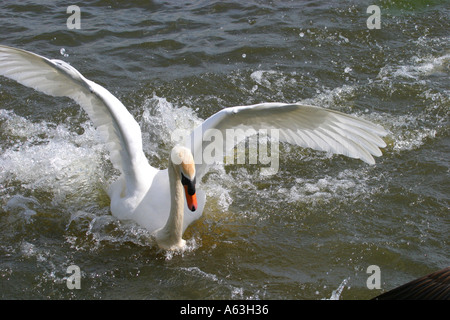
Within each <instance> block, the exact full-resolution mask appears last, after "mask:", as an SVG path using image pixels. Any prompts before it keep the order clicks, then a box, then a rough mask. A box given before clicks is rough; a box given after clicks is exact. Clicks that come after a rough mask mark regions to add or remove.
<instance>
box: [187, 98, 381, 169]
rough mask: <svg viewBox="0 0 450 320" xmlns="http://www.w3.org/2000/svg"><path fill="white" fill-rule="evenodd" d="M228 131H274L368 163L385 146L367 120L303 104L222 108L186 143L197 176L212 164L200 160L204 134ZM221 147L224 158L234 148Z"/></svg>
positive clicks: (378, 130)
mask: <svg viewBox="0 0 450 320" xmlns="http://www.w3.org/2000/svg"><path fill="white" fill-rule="evenodd" d="M230 129H231V130H235V129H242V130H241V132H244V133H245V134H252V133H254V132H255V131H256V132H258V131H259V130H260V129H276V130H277V132H278V133H279V141H281V142H287V143H290V144H294V145H298V146H301V147H305V148H311V149H314V150H319V151H326V152H331V153H335V154H343V155H345V156H348V157H351V158H356V159H361V160H362V161H364V162H367V163H369V164H374V163H375V160H374V158H373V156H377V157H378V156H381V151H380V149H379V148H383V147H385V146H386V143H385V142H384V141H383V139H381V138H380V137H381V136H384V135H386V134H387V132H386V131H385V130H384V129H383V128H382V127H381V126H378V125H376V124H373V123H371V122H369V121H366V120H363V119H359V118H357V117H354V116H351V115H347V114H344V113H341V112H338V111H333V110H329V109H324V108H320V107H315V106H310V105H304V104H285V103H261V104H256V105H250V106H239V107H231V108H225V109H222V110H220V111H219V112H217V113H216V114H214V115H212V116H211V117H209V118H208V119H206V120H205V121H204V122H203V123H202V124H200V125H199V126H198V127H197V128H196V129H194V130H193V132H192V133H191V136H190V139H189V140H188V141H186V145H187V146H188V147H191V150H192V152H193V154H194V160H195V163H196V171H197V175H198V176H200V177H201V176H202V175H203V174H204V173H206V171H207V168H208V166H209V165H211V164H212V163H208V162H207V161H204V158H203V153H204V151H205V148H206V147H208V145H209V142H208V141H206V142H205V141H204V137H205V134H206V133H207V132H208V131H209V130H216V131H217V132H219V133H220V134H219V135H218V136H222V137H226V136H227V133H228V132H227V130H230ZM248 129H253V131H252V130H248ZM247 136H248V135H247ZM223 147H224V149H223V154H224V155H225V154H228V153H229V152H230V150H229V147H234V145H228V144H226V143H223Z"/></svg>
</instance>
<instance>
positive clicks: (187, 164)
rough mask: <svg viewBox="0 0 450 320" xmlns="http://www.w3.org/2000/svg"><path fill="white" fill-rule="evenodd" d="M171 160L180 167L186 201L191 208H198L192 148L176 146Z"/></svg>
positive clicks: (193, 209) (192, 209)
mask: <svg viewBox="0 0 450 320" xmlns="http://www.w3.org/2000/svg"><path fill="white" fill-rule="evenodd" d="M171 162H172V164H173V165H174V166H175V167H178V168H179V173H180V176H179V178H180V180H181V184H182V185H183V187H184V192H185V196H186V202H187V205H188V208H189V210H191V211H195V210H197V207H198V205H197V196H196V193H195V163H194V157H193V156H192V152H191V150H189V149H188V148H186V147H181V146H176V147H175V148H173V149H172V154H171Z"/></svg>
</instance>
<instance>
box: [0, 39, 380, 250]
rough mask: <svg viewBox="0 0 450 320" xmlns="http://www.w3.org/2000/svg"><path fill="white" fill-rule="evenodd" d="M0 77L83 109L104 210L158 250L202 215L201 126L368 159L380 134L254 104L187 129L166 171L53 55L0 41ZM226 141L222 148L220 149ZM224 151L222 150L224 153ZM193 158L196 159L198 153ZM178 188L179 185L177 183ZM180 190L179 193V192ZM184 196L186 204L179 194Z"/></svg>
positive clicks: (345, 121)
mask: <svg viewBox="0 0 450 320" xmlns="http://www.w3.org/2000/svg"><path fill="white" fill-rule="evenodd" d="M0 75H3V76H5V77H8V78H10V79H13V80H15V81H17V82H19V83H21V84H22V85H25V86H28V87H31V88H33V89H35V90H37V91H41V92H43V93H46V94H48V95H52V96H66V97H69V98H72V99H73V100H75V101H76V102H77V103H78V104H80V105H81V107H82V108H83V109H84V110H85V111H86V112H87V113H88V115H89V117H90V119H91V120H92V122H93V124H94V126H95V127H96V129H97V131H99V133H100V135H101V137H102V138H103V140H104V141H105V143H106V147H107V149H108V151H109V153H110V159H111V162H112V163H113V165H114V166H115V167H116V168H117V169H118V170H120V172H121V175H120V177H119V178H118V179H117V180H116V181H115V182H114V183H112V184H111V186H110V188H109V197H110V199H111V213H112V214H113V215H114V216H116V217H117V218H119V219H131V220H134V221H136V222H137V223H139V224H140V225H142V226H143V227H145V228H147V229H148V230H149V231H151V232H152V235H153V236H154V238H155V239H156V241H157V243H158V245H159V246H160V247H161V248H163V249H168V250H175V249H180V248H182V247H183V246H184V244H185V241H184V240H183V239H182V235H183V233H184V231H185V230H186V228H187V227H188V226H189V225H190V224H191V223H192V222H193V221H195V220H197V219H198V218H199V217H200V216H201V215H202V212H203V209H204V206H205V202H206V196H205V192H203V191H202V190H196V189H195V181H200V180H201V178H202V176H203V175H204V174H205V173H206V172H207V169H208V166H209V165H211V163H207V162H205V161H200V162H197V161H194V159H197V158H196V155H199V154H200V155H201V154H202V152H203V150H204V148H205V145H204V141H202V139H196V138H195V137H201V136H202V134H203V133H205V132H206V131H207V130H210V129H214V130H218V132H222V133H224V134H225V133H226V131H227V130H229V129H236V128H253V129H255V130H258V129H261V128H277V129H278V130H279V139H280V141H282V142H287V143H292V144H295V145H299V146H302V147H308V148H312V149H315V150H321V151H327V152H332V153H336V154H343V155H346V156H349V157H352V158H356V159H361V160H362V161H364V162H367V163H369V164H373V163H375V161H374V158H373V156H381V151H380V148H382V147H385V146H386V144H385V142H384V141H383V140H382V139H381V138H380V137H381V136H384V135H386V133H387V132H386V131H385V130H384V129H383V128H382V127H380V126H378V125H375V124H373V123H371V122H369V121H365V120H362V119H358V118H356V117H353V116H350V115H346V114H344V113H340V112H337V111H332V110H328V109H323V108H319V107H315V106H309V105H303V104H284V103H261V104H256V105H251V106H238V107H230V108H225V109H222V110H221V111H219V112H217V113H216V114H214V115H212V116H211V117H209V118H208V119H207V120H205V121H204V122H203V123H202V124H201V125H199V126H198V127H197V128H195V129H194V130H193V131H192V133H191V136H190V137H187V139H186V145H185V146H175V147H174V148H173V150H172V152H171V157H170V160H169V166H168V168H167V169H164V170H158V169H156V168H154V167H152V166H151V165H150V164H149V163H148V161H147V159H146V156H145V154H144V152H143V148H142V137H141V130H140V127H139V124H138V123H137V122H136V121H135V119H134V118H133V116H132V115H131V114H130V113H129V112H128V110H127V109H126V107H125V106H124V105H123V104H122V103H121V102H120V101H119V100H118V99H117V98H116V97H115V96H114V95H112V94H111V93H110V92H109V91H108V90H106V89H105V88H104V87H102V86H100V85H98V84H97V83H95V82H93V81H91V80H88V79H86V78H85V77H84V76H83V75H82V74H81V73H80V72H78V71H77V70H76V69H75V68H73V67H72V66H70V65H69V64H68V63H66V62H64V61H61V60H51V59H47V58H45V57H43V56H40V55H37V54H34V53H32V52H29V51H25V50H21V49H16V48H12V47H8V46H3V45H0ZM230 147H231V148H232V147H233V146H232V145H231V146H230V145H226V146H225V145H224V149H229V148H230ZM228 151H229V150H224V154H226V153H227V152H228ZM200 159H201V157H200ZM183 187H184V188H183ZM183 189H184V190H183ZM183 194H184V197H185V198H186V201H184V199H183Z"/></svg>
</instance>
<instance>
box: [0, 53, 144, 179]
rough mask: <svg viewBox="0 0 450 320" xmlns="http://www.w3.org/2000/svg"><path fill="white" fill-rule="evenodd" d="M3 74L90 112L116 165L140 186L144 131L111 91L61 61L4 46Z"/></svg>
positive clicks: (0, 65) (0, 72) (0, 62)
mask: <svg viewBox="0 0 450 320" xmlns="http://www.w3.org/2000/svg"><path fill="white" fill-rule="evenodd" d="M0 75H3V76H5V77H7V78H10V79H13V80H15V81H17V82H19V83H20V84H23V85H25V86H27V87H31V88H33V89H35V90H38V91H41V92H43V93H46V94H48V95H52V96H66V97H69V98H72V99H73V100H75V101H76V102H77V103H79V104H80V105H81V107H83V109H84V110H85V111H86V112H87V113H88V115H89V117H90V119H91V120H92V122H93V123H94V125H95V127H96V128H97V130H98V131H99V132H100V135H101V136H102V138H103V139H104V140H105V142H106V145H107V149H108V151H109V152H110V157H111V161H112V162H113V164H114V166H115V167H116V168H117V169H119V170H120V171H121V172H122V173H124V174H125V176H126V178H127V184H128V183H136V179H137V178H138V177H136V174H135V172H136V170H135V169H136V168H137V166H139V164H140V163H141V162H142V161H144V159H145V155H144V153H143V150H142V138H141V130H140V128H139V125H138V123H137V122H136V121H135V120H134V118H133V116H132V115H131V114H130V113H129V112H128V110H127V109H126V108H125V106H124V105H123V104H122V103H121V102H120V101H119V100H118V99H117V98H116V97H114V96H113V95H112V94H111V93H110V92H109V91H108V90H106V89H105V88H103V87H102V86H100V85H98V84H96V83H95V82H93V81H90V80H88V79H86V78H85V77H83V75H81V74H80V73H79V72H78V71H77V70H76V69H75V68H73V67H72V66H70V65H69V64H67V63H66V62H64V61H61V60H50V59H47V58H45V57H42V56H39V55H37V54H34V53H32V52H28V51H25V50H21V49H16V48H11V47H7V46H3V45H0Z"/></svg>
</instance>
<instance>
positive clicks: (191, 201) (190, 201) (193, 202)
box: [184, 186, 197, 211]
mask: <svg viewBox="0 0 450 320" xmlns="http://www.w3.org/2000/svg"><path fill="white" fill-rule="evenodd" d="M184 194H185V195H186V201H187V205H188V207H189V210H191V211H195V210H197V195H196V194H195V193H194V194H192V195H190V194H189V193H188V186H184Z"/></svg>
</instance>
